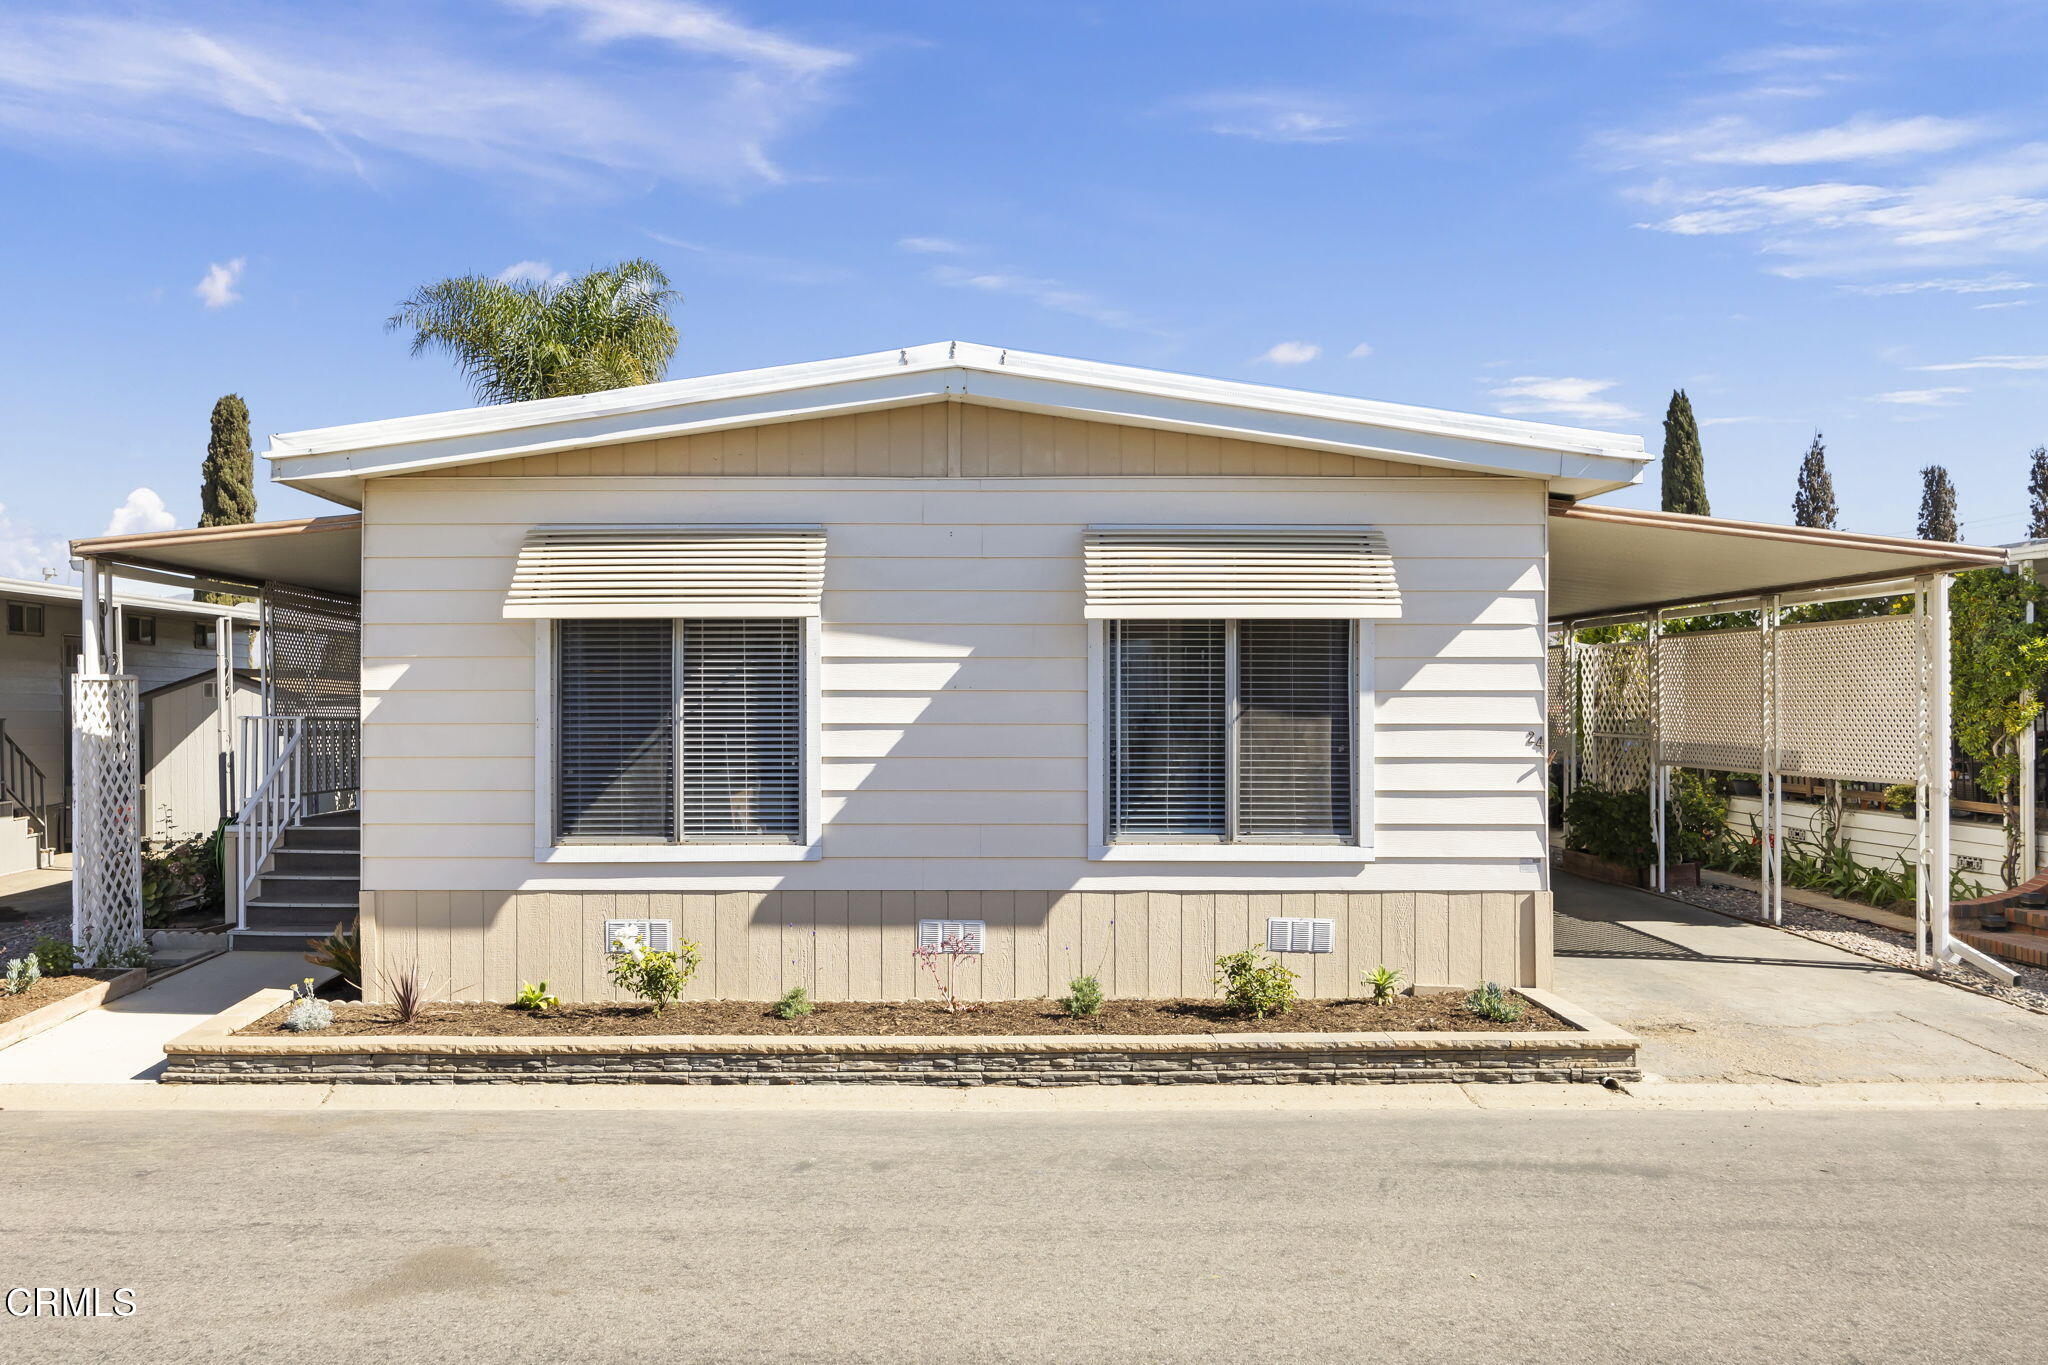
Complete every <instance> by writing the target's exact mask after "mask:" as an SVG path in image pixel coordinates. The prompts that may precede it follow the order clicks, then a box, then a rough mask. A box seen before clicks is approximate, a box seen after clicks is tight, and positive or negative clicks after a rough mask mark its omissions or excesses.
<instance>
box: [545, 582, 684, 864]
mask: <svg viewBox="0 0 2048 1365" xmlns="http://www.w3.org/2000/svg"><path fill="white" fill-rule="evenodd" d="M557 634H558V637H559V639H558V643H557V648H556V676H555V709H556V717H555V733H556V736H557V741H556V755H555V828H556V833H557V835H558V836H559V837H560V838H562V839H565V840H570V841H582V842H593V843H662V842H666V841H667V840H669V839H672V838H673V837H675V779H674V753H675V724H674V717H675V635H674V630H673V627H672V626H671V624H670V623H669V622H667V621H564V622H563V623H562V624H561V626H560V627H559V628H558V630H557Z"/></svg>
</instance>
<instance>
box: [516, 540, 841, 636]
mask: <svg viewBox="0 0 2048 1365" xmlns="http://www.w3.org/2000/svg"><path fill="white" fill-rule="evenodd" d="M824 587H825V532H824V530H823V528H821V527H817V526H543V527H539V528H537V529H535V530H532V531H529V532H527V534H526V539H525V541H524V542H523V543H522V544H521V545H520V547H519V559H518V563H517V565H516V566H515V567H514V569H513V571H512V587H511V590H510V591H509V592H508V593H507V595H506V598H505V615H506V616H507V617H509V618H536V617H545V618H554V619H562V620H575V619H579V618H585V617H607V618H617V617H661V618H664V619H668V618H674V617H703V616H780V617H789V616H816V615H817V614H818V605H819V598H820V596H821V595H822V593H823V592H824Z"/></svg>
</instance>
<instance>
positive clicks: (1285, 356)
mask: <svg viewBox="0 0 2048 1365" xmlns="http://www.w3.org/2000/svg"><path fill="white" fill-rule="evenodd" d="M1322 353H1323V348H1322V347H1320V346H1318V345H1316V344H1315V343H1314V342H1313V341H1279V342H1275V343H1274V344H1273V345H1271V346H1269V347H1267V348H1266V350H1265V352H1264V353H1263V354H1261V355H1259V356H1258V357H1256V358H1255V359H1254V360H1253V361H1252V363H1253V364H1255V365H1258V364H1266V365H1306V364H1307V363H1308V362H1309V361H1311V360H1314V359H1315V358H1316V357H1317V356H1319V355H1321V354H1322Z"/></svg>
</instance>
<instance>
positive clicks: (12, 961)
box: [7, 953, 43, 995]
mask: <svg viewBox="0 0 2048 1365" xmlns="http://www.w3.org/2000/svg"><path fill="white" fill-rule="evenodd" d="M42 979H43V964H42V963H41V962H38V961H37V960H36V955H35V954H34V953H30V954H29V955H28V956H27V957H11V958H9V959H7V993H8V994H9V995H25V994H27V993H28V991H29V988H30V987H32V986H34V985H35V984H36V982H38V981H41V980H42Z"/></svg>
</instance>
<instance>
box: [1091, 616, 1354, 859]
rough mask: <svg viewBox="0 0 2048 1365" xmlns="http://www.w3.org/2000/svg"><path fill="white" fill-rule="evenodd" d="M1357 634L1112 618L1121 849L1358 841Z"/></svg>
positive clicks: (1349, 628) (1113, 776) (1263, 623)
mask: <svg viewBox="0 0 2048 1365" xmlns="http://www.w3.org/2000/svg"><path fill="white" fill-rule="evenodd" d="M1354 629H1355V628H1354V626H1353V624H1352V622H1350V621H1348V620H1346V621H1297V620H1252V621H1155V620H1136V621H1112V622H1110V623H1109V688H1108V692H1109V708H1110V715H1109V739H1108V745H1107V757H1108V778H1109V781H1108V798H1109V811H1108V816H1109V837H1110V839H1111V840H1112V841H1121V842H1125V843H1176V842H1183V843H1260V842H1265V843H1288V844H1301V843H1330V844H1342V843H1350V842H1353V841H1354V839H1355V837H1356V833H1355V820H1356V817H1355V810H1356V796H1357V793H1356V790H1355V789H1356V785H1357V784H1356V777H1355V774H1356V771H1357V757H1356V754H1357V751H1356V738H1355V729H1356V724H1357V721H1356V713H1357V699H1356V698H1357V679H1356V662H1355V661H1356V657H1357V649H1356V647H1355V645H1354V643H1353V641H1354V635H1353V632H1354Z"/></svg>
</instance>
